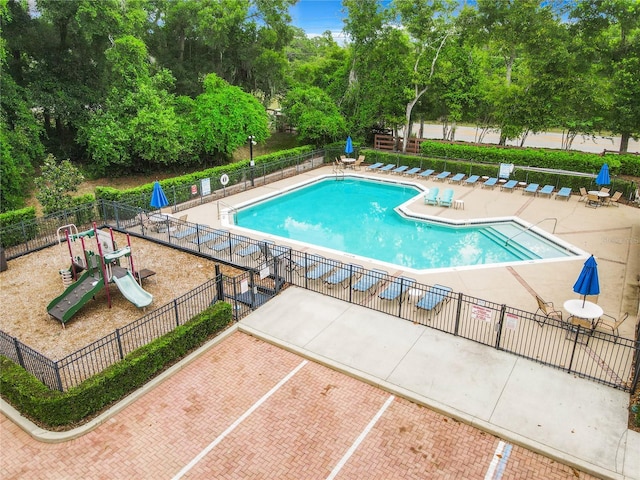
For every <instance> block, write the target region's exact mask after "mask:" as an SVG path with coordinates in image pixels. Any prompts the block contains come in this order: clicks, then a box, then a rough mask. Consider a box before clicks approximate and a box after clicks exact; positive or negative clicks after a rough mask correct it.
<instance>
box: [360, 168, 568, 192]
mask: <svg viewBox="0 0 640 480" xmlns="http://www.w3.org/2000/svg"><path fill="white" fill-rule="evenodd" d="M367 170H370V171H377V172H387V173H396V174H403V175H408V176H418V177H422V178H427V177H432V175H433V174H434V173H435V171H434V170H432V169H428V170H424V171H423V172H420V168H419V167H413V168H409V167H408V166H406V165H402V166H396V164H394V163H389V164H386V165H385V164H384V163H382V162H378V163H374V164H373V165H369V166H368V167H367ZM465 176H466V175H465V174H464V173H456V174H455V175H453V176H452V174H451V172H449V171H444V172H440V173H439V174H437V175H434V176H433V177H432V178H433V180H434V181H436V182H438V181H439V182H444V181H445V180H447V181H448V182H449V183H457V184H459V185H460V184H464V185H471V186H475V185H476V184H477V183H478V181H479V180H480V176H479V175H470V176H469V177H467V178H466V179H465ZM480 184H481V185H482V188H491V189H493V188H494V187H496V186H497V185H499V186H500V190H501V191H507V192H513V191H514V190H515V189H516V187H518V185H519V182H518V180H508V181H506V182H503V183H500V180H499V179H498V177H491V178H488V179H486V180H485V181H484V182H481V183H480ZM554 190H555V189H554V186H553V185H545V186H544V187H542V188H540V185H539V184H537V183H531V184H529V185H527V186H526V187H525V188H524V189H523V191H522V194H523V195H525V194H528V193H531V194H533V195H535V196H537V195H543V196H544V195H546V196H547V197H548V198H551V196H552V195H553V194H554ZM555 198H556V199H562V200H569V198H571V188H569V187H562V188H561V189H560V190H558V191H557V192H555Z"/></svg>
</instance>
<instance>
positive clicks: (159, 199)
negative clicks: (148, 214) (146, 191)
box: [150, 180, 169, 208]
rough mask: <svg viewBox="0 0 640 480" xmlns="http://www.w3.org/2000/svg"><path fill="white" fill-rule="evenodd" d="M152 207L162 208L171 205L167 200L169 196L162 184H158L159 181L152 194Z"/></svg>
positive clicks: (156, 182) (154, 185)
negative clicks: (163, 189)
mask: <svg viewBox="0 0 640 480" xmlns="http://www.w3.org/2000/svg"><path fill="white" fill-rule="evenodd" d="M150 205H151V206H152V207H154V208H162V207H166V206H167V205H169V200H167V196H166V195H165V194H164V192H163V191H162V187H161V186H160V182H158V181H157V180H156V181H155V183H154V184H153V191H152V192H151V203H150Z"/></svg>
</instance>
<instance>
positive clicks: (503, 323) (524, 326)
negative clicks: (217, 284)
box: [281, 250, 640, 391]
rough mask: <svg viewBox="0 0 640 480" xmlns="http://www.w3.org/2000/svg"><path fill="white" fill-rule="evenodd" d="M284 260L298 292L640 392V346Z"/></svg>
mask: <svg viewBox="0 0 640 480" xmlns="http://www.w3.org/2000/svg"><path fill="white" fill-rule="evenodd" d="M281 262H282V264H283V265H282V268H283V271H284V272H285V277H286V279H287V281H288V282H290V283H292V284H294V285H297V286H299V287H303V288H306V289H309V290H312V291H315V292H319V293H322V294H323V295H328V296H331V297H334V298H339V299H341V300H344V301H346V302H350V303H354V304H357V305H361V306H364V307H367V308H371V309H373V310H376V311H379V312H384V313H387V314H389V315H394V316H396V317H399V318H402V319H405V320H408V321H410V322H413V323H416V324H420V325H425V326H428V327H430V328H434V329H436V330H440V331H442V332H446V333H449V334H452V335H455V336H459V337H462V338H465V339H468V340H472V341H474V342H477V343H481V344H483V345H487V346H489V347H492V348H496V349H498V350H502V351H505V352H509V353H512V354H515V355H518V356H520V357H523V358H527V359H529V360H533V361H535V362H538V363H542V364H544V365H548V366H551V367H555V368H559V369H562V370H565V371H567V372H569V373H573V374H575V375H578V376H580V377H583V378H588V379H590V380H594V381H596V382H599V383H602V384H605V385H608V386H611V387H614V388H619V389H622V390H625V391H635V389H636V387H637V384H638V375H637V374H636V375H635V376H634V373H633V366H634V365H636V366H637V365H639V364H640V342H638V341H634V340H631V339H628V338H622V337H618V336H616V335H612V334H609V333H606V332H600V331H597V330H596V331H592V330H587V329H584V328H583V327H580V326H575V325H573V324H571V323H570V322H567V321H566V319H565V321H562V320H559V319H556V318H547V317H545V316H542V315H539V314H536V313H532V312H528V311H525V310H521V309H518V308H514V307H510V306H508V305H503V304H497V303H494V302H490V301H487V300H484V299H480V298H475V297H471V296H469V295H465V294H463V293H459V292H454V291H452V290H451V289H450V288H448V287H447V286H444V285H425V284H421V283H417V282H415V281H414V280H413V279H411V278H407V277H392V276H391V275H389V274H388V273H387V272H384V271H382V270H365V269H363V268H362V267H360V266H358V265H354V264H344V263H341V262H339V261H336V260H332V259H328V258H324V257H321V256H318V255H313V254H309V253H303V252H297V251H294V250H290V251H289V252H288V253H287V255H285V256H283V257H282V258H281Z"/></svg>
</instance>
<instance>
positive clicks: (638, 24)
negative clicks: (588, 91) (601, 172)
mask: <svg viewBox="0 0 640 480" xmlns="http://www.w3.org/2000/svg"><path fill="white" fill-rule="evenodd" d="M571 15H572V17H573V18H574V19H576V20H577V23H576V26H575V29H574V33H575V34H577V35H580V36H582V37H583V38H585V39H588V40H589V41H588V43H587V42H586V41H585V45H588V46H589V49H588V50H585V51H584V52H583V53H584V54H585V55H587V56H588V58H590V59H591V60H592V62H594V63H595V64H597V65H599V67H600V69H599V74H600V75H601V76H602V77H603V78H606V79H607V80H608V82H607V83H608V87H609V88H608V89H606V94H607V96H608V101H609V105H608V109H607V127H608V128H609V129H610V130H611V131H612V132H613V133H614V134H619V135H620V136H621V142H620V152H626V151H627V149H628V146H629V139H630V138H631V137H636V138H637V137H639V136H640V68H639V66H640V65H639V60H638V59H639V58H640V2H638V1H629V0H581V1H579V2H578V4H577V5H576V7H575V8H574V9H573V10H572V12H571Z"/></svg>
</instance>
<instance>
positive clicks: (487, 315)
mask: <svg viewBox="0 0 640 480" xmlns="http://www.w3.org/2000/svg"><path fill="white" fill-rule="evenodd" d="M471 318H473V319H475V320H481V321H483V322H487V323H489V322H490V321H491V309H490V308H487V307H480V306H478V305H471Z"/></svg>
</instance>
